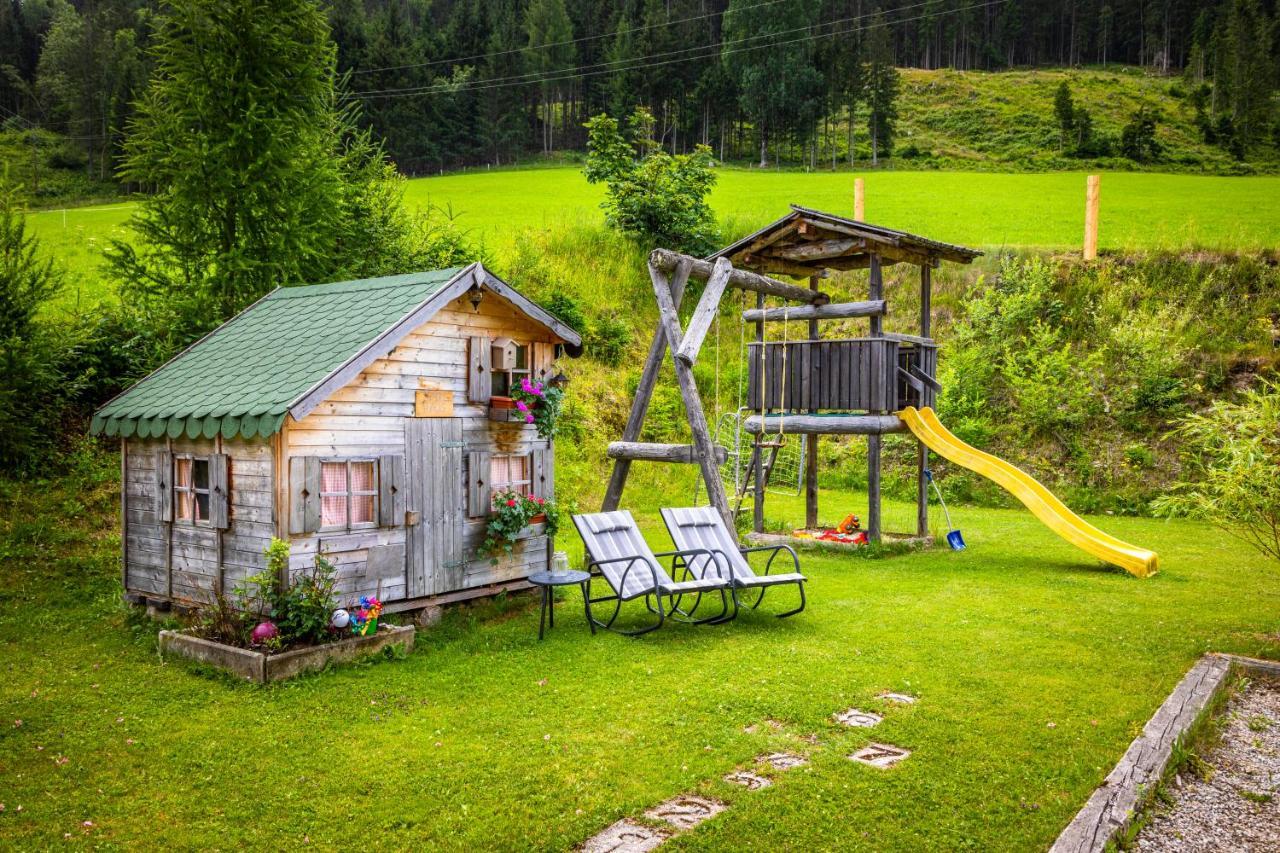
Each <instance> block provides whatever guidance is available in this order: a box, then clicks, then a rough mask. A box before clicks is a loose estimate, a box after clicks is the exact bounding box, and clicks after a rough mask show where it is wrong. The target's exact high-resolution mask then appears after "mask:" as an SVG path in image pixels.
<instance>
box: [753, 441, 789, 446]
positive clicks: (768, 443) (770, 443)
mask: <svg viewBox="0 0 1280 853" xmlns="http://www.w3.org/2000/svg"><path fill="white" fill-rule="evenodd" d="M759 446H760V447H786V446H787V445H786V442H784V441H762V442H760V444H759Z"/></svg>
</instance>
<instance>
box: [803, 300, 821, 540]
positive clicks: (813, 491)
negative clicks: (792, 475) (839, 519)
mask: <svg viewBox="0 0 1280 853" xmlns="http://www.w3.org/2000/svg"><path fill="white" fill-rule="evenodd" d="M809 289H810V290H817V289H818V277H817V276H813V277H812V278H810V279H809ZM820 337H821V331H820V330H819V329H818V318H817V317H814V318H812V319H811V320H809V340H811V341H816V340H818V338H820ZM806 352H807V353H808V352H812V347H810V348H808V350H807V351H806ZM808 361H809V359H806V362H808ZM807 366H808V365H806V367H807ZM805 375H806V378H805V381H806V382H808V381H809V371H808V370H806V371H805ZM809 414H817V409H816V408H812V407H811V408H810V409H809ZM818 441H819V436H818V434H817V433H812V434H810V435H806V436H805V437H804V450H805V457H804V526H805V527H806V528H808V529H810V530H812V529H814V528H815V527H817V526H818Z"/></svg>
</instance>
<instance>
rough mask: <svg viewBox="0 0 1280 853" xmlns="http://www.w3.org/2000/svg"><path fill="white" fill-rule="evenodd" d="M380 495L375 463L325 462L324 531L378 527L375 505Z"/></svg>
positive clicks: (322, 487) (322, 465)
mask: <svg viewBox="0 0 1280 853" xmlns="http://www.w3.org/2000/svg"><path fill="white" fill-rule="evenodd" d="M377 493H378V484H377V480H376V478H375V475H374V471H373V460H372V459H343V460H334V461H330V462H321V463H320V527H321V529H335V528H339V529H345V528H350V527H373V526H374V525H375V524H376V523H377V516H376V515H375V508H374V505H373V504H374V498H375V496H376V495H377Z"/></svg>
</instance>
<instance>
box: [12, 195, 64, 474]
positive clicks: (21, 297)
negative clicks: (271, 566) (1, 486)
mask: <svg viewBox="0 0 1280 853" xmlns="http://www.w3.org/2000/svg"><path fill="white" fill-rule="evenodd" d="M62 283H63V273H62V271H61V270H60V269H59V268H58V267H56V266H55V265H54V263H53V261H52V260H51V259H48V258H42V257H41V254H40V247H39V242H38V241H37V240H36V238H35V237H33V236H31V235H29V234H28V233H27V230H26V220H25V218H24V217H23V216H22V214H21V213H20V212H18V210H17V209H16V205H15V199H14V192H13V191H12V190H11V189H10V188H9V187H7V186H5V185H4V184H3V183H0V471H4V472H10V473H12V472H17V471H30V470H32V469H34V468H38V467H39V466H41V465H42V464H44V463H46V462H47V461H48V460H49V458H50V456H51V454H52V452H53V451H54V449H55V447H56V442H57V441H58V439H59V438H60V437H61V436H60V427H61V420H62V418H63V416H64V414H65V409H66V406H67V401H68V398H70V397H71V396H72V395H74V393H75V391H76V390H77V389H76V387H75V384H74V382H72V381H71V378H70V377H69V376H68V371H67V366H68V361H69V360H70V348H71V344H72V340H71V337H70V335H69V333H68V332H67V331H66V330H65V329H63V328H62V327H59V326H55V325H52V324H50V323H49V322H47V321H46V320H43V319H41V318H40V317H39V312H40V311H41V309H42V308H43V307H44V305H45V303H46V302H48V301H49V299H51V298H52V297H53V296H54V295H55V294H57V292H58V290H59V289H60V288H61V287H62Z"/></svg>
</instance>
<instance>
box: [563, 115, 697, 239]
mask: <svg viewBox="0 0 1280 853" xmlns="http://www.w3.org/2000/svg"><path fill="white" fill-rule="evenodd" d="M631 121H632V126H633V133H632V136H633V138H632V141H631V142H630V143H628V142H627V141H626V140H625V139H624V138H623V136H622V133H621V131H620V130H619V129H618V122H617V120H616V119H614V118H612V117H610V116H608V115H605V114H601V115H598V116H595V117H594V118H592V119H590V120H589V121H588V122H587V123H586V127H587V132H588V140H587V162H586V165H585V166H584V168H583V174H584V175H585V176H586V178H587V181H588V182H590V183H603V184H605V186H606V189H607V197H606V199H605V201H604V202H603V203H602V204H601V207H602V208H603V209H604V212H605V221H606V222H607V223H608V224H609V226H610V227H612V228H616V229H617V230H619V231H621V232H622V233H624V234H627V235H629V236H631V237H632V238H634V239H636V240H638V241H640V242H641V243H643V244H644V245H645V246H646V247H650V248H651V247H655V246H663V247H666V248H672V249H678V250H681V251H690V252H695V253H700V252H703V251H706V250H708V249H710V248H711V247H712V245H713V244H714V242H715V238H716V236H717V235H716V225H715V216H714V215H713V213H712V211H711V206H710V204H709V203H708V201H707V195H708V194H709V193H710V192H711V188H712V187H713V186H714V185H715V182H716V176H715V172H714V171H712V168H711V149H710V148H707V147H706V146H705V145H698V146H696V147H695V148H694V150H693V153H691V154H680V155H675V156H673V155H671V154H668V153H666V152H665V151H662V150H660V149H659V148H658V146H657V144H656V143H654V142H653V141H652V140H651V139H650V138H649V132H650V131H651V130H652V126H653V117H652V116H651V115H649V114H648V112H647V111H645V110H642V109H641V110H637V111H636V113H635V114H634V115H633V116H632V119H631ZM637 152H639V155H640V156H639V158H637Z"/></svg>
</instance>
